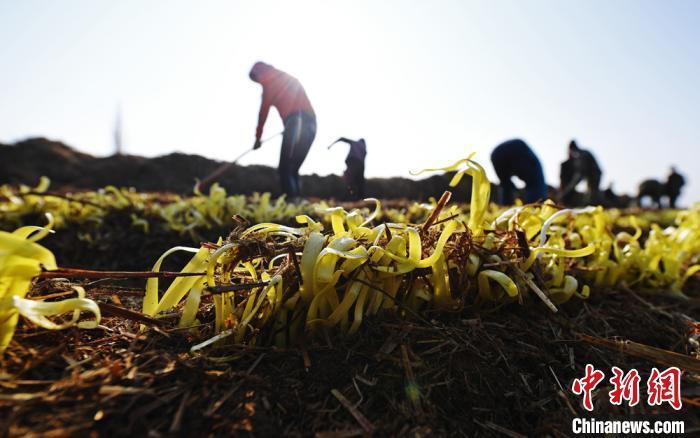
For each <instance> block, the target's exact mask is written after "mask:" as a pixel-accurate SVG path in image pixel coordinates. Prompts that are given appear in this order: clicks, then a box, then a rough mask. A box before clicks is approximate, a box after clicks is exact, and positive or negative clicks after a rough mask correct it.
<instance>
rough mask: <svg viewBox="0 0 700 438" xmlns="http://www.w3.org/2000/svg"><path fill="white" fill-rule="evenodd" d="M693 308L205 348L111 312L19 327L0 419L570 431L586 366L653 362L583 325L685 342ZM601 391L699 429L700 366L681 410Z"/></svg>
mask: <svg viewBox="0 0 700 438" xmlns="http://www.w3.org/2000/svg"><path fill="white" fill-rule="evenodd" d="M55 288H56V286H54V290H55ZM128 293H129V291H123V292H122V293H119V292H117V291H116V290H115V289H114V288H106V287H104V288H100V289H92V290H91V295H92V296H93V297H100V298H101V299H102V300H108V299H109V296H110V295H112V294H115V295H118V296H120V297H121V301H122V303H124V302H129V301H130V299H129V298H128V296H127V294H128ZM131 293H132V294H133V291H132V292H131ZM135 301H137V300H135ZM131 305H132V306H135V305H136V303H135V302H132V304H131ZM699 308H700V302H698V300H697V299H696V300H693V301H690V302H684V303H679V302H678V301H675V300H669V299H663V298H660V297H650V296H645V297H640V296H635V297H633V296H631V295H630V294H629V293H625V292H617V291H605V290H601V291H597V293H595V294H593V297H592V298H591V299H590V301H588V302H586V303H581V302H580V301H575V302H571V303H569V304H567V305H566V306H564V307H563V308H562V309H561V311H560V313H559V314H557V315H552V314H549V313H548V312H547V311H546V310H545V309H544V308H543V307H540V306H526V307H521V306H519V305H511V306H507V307H502V308H500V309H495V310H494V309H486V308H482V309H478V308H467V309H465V310H464V311H463V312H461V313H460V314H455V315H440V316H438V315H435V316H434V319H432V320H431V321H423V322H421V321H406V320H399V319H397V318H396V317H393V316H391V315H384V317H383V318H381V320H379V319H374V320H370V321H368V322H367V325H366V326H365V328H364V329H363V330H361V332H360V333H358V334H357V335H356V336H354V337H351V338H349V339H343V338H340V337H338V336H335V335H332V334H331V336H329V338H328V339H327V340H325V341H319V340H316V341H312V340H310V341H308V343H307V345H305V346H304V347H302V346H299V347H295V348H291V349H276V348H271V347H241V346H224V347H220V348H216V349H209V350H205V355H198V354H196V355H193V354H190V353H189V352H188V350H189V347H190V346H191V345H193V344H194V343H195V342H196V341H197V340H201V339H202V338H201V335H196V334H187V333H183V332H180V331H177V330H175V329H167V328H165V329H157V330H156V329H150V330H148V331H146V332H145V333H139V331H138V324H137V323H136V322H133V321H125V320H123V319H121V318H114V317H106V318H105V319H104V322H103V326H102V327H103V328H101V329H99V330H69V331H65V332H45V331H38V330H35V329H32V328H30V327H28V326H27V325H22V326H21V327H20V328H19V330H18V332H17V334H16V336H15V339H14V340H13V342H12V344H11V345H10V348H9V349H8V351H7V352H6V354H5V356H4V358H3V361H2V369H3V370H4V372H5V373H7V374H9V375H10V376H11V377H10V376H7V375H6V377H4V378H3V380H2V381H0V385H2V386H3V391H2V392H3V394H4V396H3V397H2V398H1V399H0V417H2V418H4V419H5V420H4V421H3V422H2V424H3V431H2V432H3V433H5V434H8V435H10V436H20V435H27V434H38V433H48V434H50V435H54V436H66V435H81V436H83V435H85V434H86V433H88V432H96V433H97V434H99V435H110V436H111V435H122V436H123V435H131V434H137V435H139V436H143V435H146V434H149V435H152V436H159V435H168V434H174V435H181V436H193V435H195V436H201V435H209V434H213V435H231V434H233V435H248V434H252V435H256V436H280V435H293V436H310V435H314V434H316V435H317V436H358V435H366V434H368V431H371V432H372V433H374V434H375V435H377V436H454V435H457V436H520V435H519V434H523V435H526V436H569V435H571V420H572V419H573V418H574V417H579V416H581V417H590V416H591V414H588V415H587V414H585V411H584V410H583V408H582V407H581V405H580V400H579V398H578V397H577V396H574V395H573V394H572V392H571V390H570V387H571V382H572V379H574V378H578V377H581V376H582V375H583V369H584V366H585V364H586V363H592V364H594V365H595V366H596V367H597V368H598V369H601V370H604V371H605V372H606V374H608V375H609V374H610V371H609V370H610V368H611V366H613V365H615V366H618V367H620V368H622V369H623V370H629V369H631V368H633V367H634V368H637V369H638V370H640V372H641V374H642V379H643V380H642V382H645V381H646V377H647V376H648V372H649V371H650V370H651V368H652V367H654V366H657V367H661V365H660V364H658V363H654V362H650V361H647V360H643V359H639V358H636V357H634V356H630V355H627V354H625V353H624V352H621V351H615V350H611V349H605V348H601V347H597V346H592V345H590V344H589V343H586V342H583V341H582V340H581V339H580V335H581V334H587V335H590V336H596V337H604V338H619V339H629V340H634V341H639V342H643V343H646V344H648V345H651V346H655V347H659V348H663V349H669V350H671V351H676V352H679V353H682V354H689V353H691V351H690V346H689V344H688V331H689V326H688V324H687V321H686V319H685V316H683V315H694V317H697V316H698V310H699ZM208 313H209V312H204V314H203V320H204V321H207V320H210V319H211V318H210V317H211V315H209V314H208ZM205 331H206V329H205ZM663 365H665V364H663ZM609 389H610V388H609V384H607V382H606V383H604V384H603V385H602V386H601V387H600V388H599V390H598V391H597V392H596V395H595V411H594V415H593V416H594V417H595V418H596V419H644V420H649V419H651V420H658V419H676V420H677V419H682V420H685V422H686V432H687V433H688V432H691V431H692V430H695V431H698V430H700V429H698V427H699V426H700V415H699V414H700V411H699V410H698V407H697V406H698V401H700V385H698V375H697V374H693V373H691V372H687V373H685V374H684V380H683V393H682V394H683V396H684V407H683V409H682V410H681V411H679V412H674V411H672V410H671V409H670V408H667V407H665V408H662V409H658V408H651V407H649V406H647V405H646V404H644V403H640V405H638V406H637V407H636V408H634V409H630V408H617V407H614V406H612V405H610V404H609V402H608V400H607V391H608V390H609ZM335 391H338V392H339V393H340V394H341V395H342V396H343V397H344V398H345V399H347V400H349V403H350V404H351V406H354V408H356V410H357V412H359V416H360V418H359V419H358V418H357V417H356V416H354V415H353V413H352V412H351V411H352V408H350V409H349V408H348V407H345V406H343V404H342V403H341V402H340V401H339V399H338V398H337V397H336V395H334V393H335V394H337V393H336V392H335ZM643 391H644V389H643V387H642V394H644V392H643ZM412 395H413V397H412ZM693 403H694V404H695V405H694V406H693ZM356 415H357V414H356ZM693 428H694V429H693Z"/></svg>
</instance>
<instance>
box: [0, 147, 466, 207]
mask: <svg viewBox="0 0 700 438" xmlns="http://www.w3.org/2000/svg"><path fill="white" fill-rule="evenodd" d="M223 163H224V162H222V161H216V160H210V159H208V158H204V157H202V156H199V155H191V154H183V153H177V152H176V153H172V154H168V155H163V156H159V157H155V158H145V157H141V156H137V155H113V156H110V157H95V156H93V155H89V154H85V153H82V152H78V151H76V150H75V149H72V148H71V147H69V146H67V145H65V144H63V143H61V142H57V141H52V140H48V139H46V138H31V139H27V140H24V141H20V142H17V143H15V144H13V145H3V144H0V184H6V183H10V184H20V183H21V184H27V185H34V184H36V183H37V181H38V180H39V178H40V177H41V176H42V175H43V176H47V177H49V178H50V179H51V183H52V185H51V187H52V190H54V191H56V190H57V191H63V192H65V191H70V190H91V189H97V188H100V187H104V186H106V185H115V186H118V187H134V188H135V189H137V190H140V191H150V192H175V193H182V194H185V193H190V192H191V191H192V188H193V187H194V184H195V180H196V179H197V178H199V179H202V178H204V177H206V176H207V175H209V174H210V173H211V172H213V171H214V170H216V169H217V168H218V167H219V166H221V165H222V164H223ZM277 181H278V178H277V171H276V169H274V168H272V167H268V166H238V165H234V166H232V167H231V169H230V170H229V171H228V172H227V173H226V174H225V175H223V176H222V177H221V178H220V180H219V183H220V184H221V185H222V186H223V187H224V188H226V189H227V191H229V193H240V194H246V195H248V194H252V193H253V192H271V193H272V194H273V195H279V194H280V192H279V185H278V182H277ZM448 183H449V176H448V175H438V176H432V177H430V178H426V179H422V180H418V181H414V180H411V179H408V178H370V179H368V180H367V183H366V192H367V193H366V196H370V197H376V198H381V199H400V198H407V199H415V200H426V199H428V198H429V197H431V196H433V197H436V198H437V197H439V196H440V195H441V194H442V192H443V191H444V190H445V189H447V187H448ZM302 186H303V192H304V196H306V197H319V198H335V199H345V198H347V190H346V188H345V183H344V182H343V180H342V178H341V177H340V176H338V175H327V176H320V175H316V174H312V175H304V176H302ZM467 186H468V183H467V184H462V185H460V187H458V188H457V190H456V193H454V194H455V196H459V199H467V197H468V193H469V187H467ZM453 191H454V190H453Z"/></svg>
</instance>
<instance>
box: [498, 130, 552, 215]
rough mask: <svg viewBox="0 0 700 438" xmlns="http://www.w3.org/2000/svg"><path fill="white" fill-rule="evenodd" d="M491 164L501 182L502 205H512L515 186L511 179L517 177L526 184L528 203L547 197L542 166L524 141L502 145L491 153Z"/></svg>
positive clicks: (514, 141)
mask: <svg viewBox="0 0 700 438" xmlns="http://www.w3.org/2000/svg"><path fill="white" fill-rule="evenodd" d="M491 162H492V163H493V167H494V169H495V170H496V175H498V179H499V180H500V182H501V196H500V199H499V202H500V204H502V205H512V204H513V202H514V196H515V185H513V181H511V178H512V177H514V176H517V177H518V178H520V179H521V180H523V182H524V183H525V199H524V201H525V202H526V203H530V202H535V201H537V200H538V199H543V198H545V197H546V196H547V184H546V183H545V181H544V172H542V165H541V164H540V160H539V159H537V156H536V155H535V153H534V152H533V151H532V149H530V147H529V146H528V145H527V144H526V143H525V142H524V141H522V140H517V139H516V140H509V141H507V142H505V143H501V144H500V145H498V146H496V148H495V149H494V150H493V152H492V153H491Z"/></svg>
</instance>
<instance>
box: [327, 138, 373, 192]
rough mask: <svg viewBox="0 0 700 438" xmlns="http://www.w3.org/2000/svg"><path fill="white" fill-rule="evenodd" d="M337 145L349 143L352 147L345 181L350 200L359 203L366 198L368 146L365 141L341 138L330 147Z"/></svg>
mask: <svg viewBox="0 0 700 438" xmlns="http://www.w3.org/2000/svg"><path fill="white" fill-rule="evenodd" d="M336 143H347V144H349V145H350V150H349V151H348V156H347V157H346V158H345V165H346V166H347V167H346V168H345V173H344V174H343V179H344V180H345V184H347V186H348V192H350V199H351V200H353V201H357V200H359V199H363V198H364V197H365V157H367V144H366V143H365V139H364V138H361V139H359V140H350V139H347V138H345V137H340V138H339V139H337V140H336V141H334V142H333V143H331V145H330V146H328V149H330V148H331V146H333V145H334V144H336Z"/></svg>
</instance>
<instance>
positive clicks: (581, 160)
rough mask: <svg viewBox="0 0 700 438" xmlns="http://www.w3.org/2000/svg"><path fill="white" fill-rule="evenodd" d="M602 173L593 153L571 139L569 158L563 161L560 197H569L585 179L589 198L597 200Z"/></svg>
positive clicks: (563, 198)
mask: <svg viewBox="0 0 700 438" xmlns="http://www.w3.org/2000/svg"><path fill="white" fill-rule="evenodd" d="M565 169H566V171H565ZM602 173H603V172H602V171H601V170H600V166H598V162H597V161H596V159H595V157H594V156H593V154H592V153H591V152H590V151H587V150H584V149H581V148H579V147H578V145H577V144H576V142H575V141H574V140H571V143H569V158H568V160H566V161H565V162H564V163H562V173H561V175H560V176H561V194H560V199H562V200H565V199H568V198H569V197H570V196H571V194H572V193H573V192H574V190H575V189H576V186H577V185H578V183H580V182H581V181H584V180H585V181H586V185H587V192H586V194H587V196H588V200H589V202H591V201H595V200H596V199H597V198H598V192H599V190H600V177H601V175H602Z"/></svg>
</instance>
